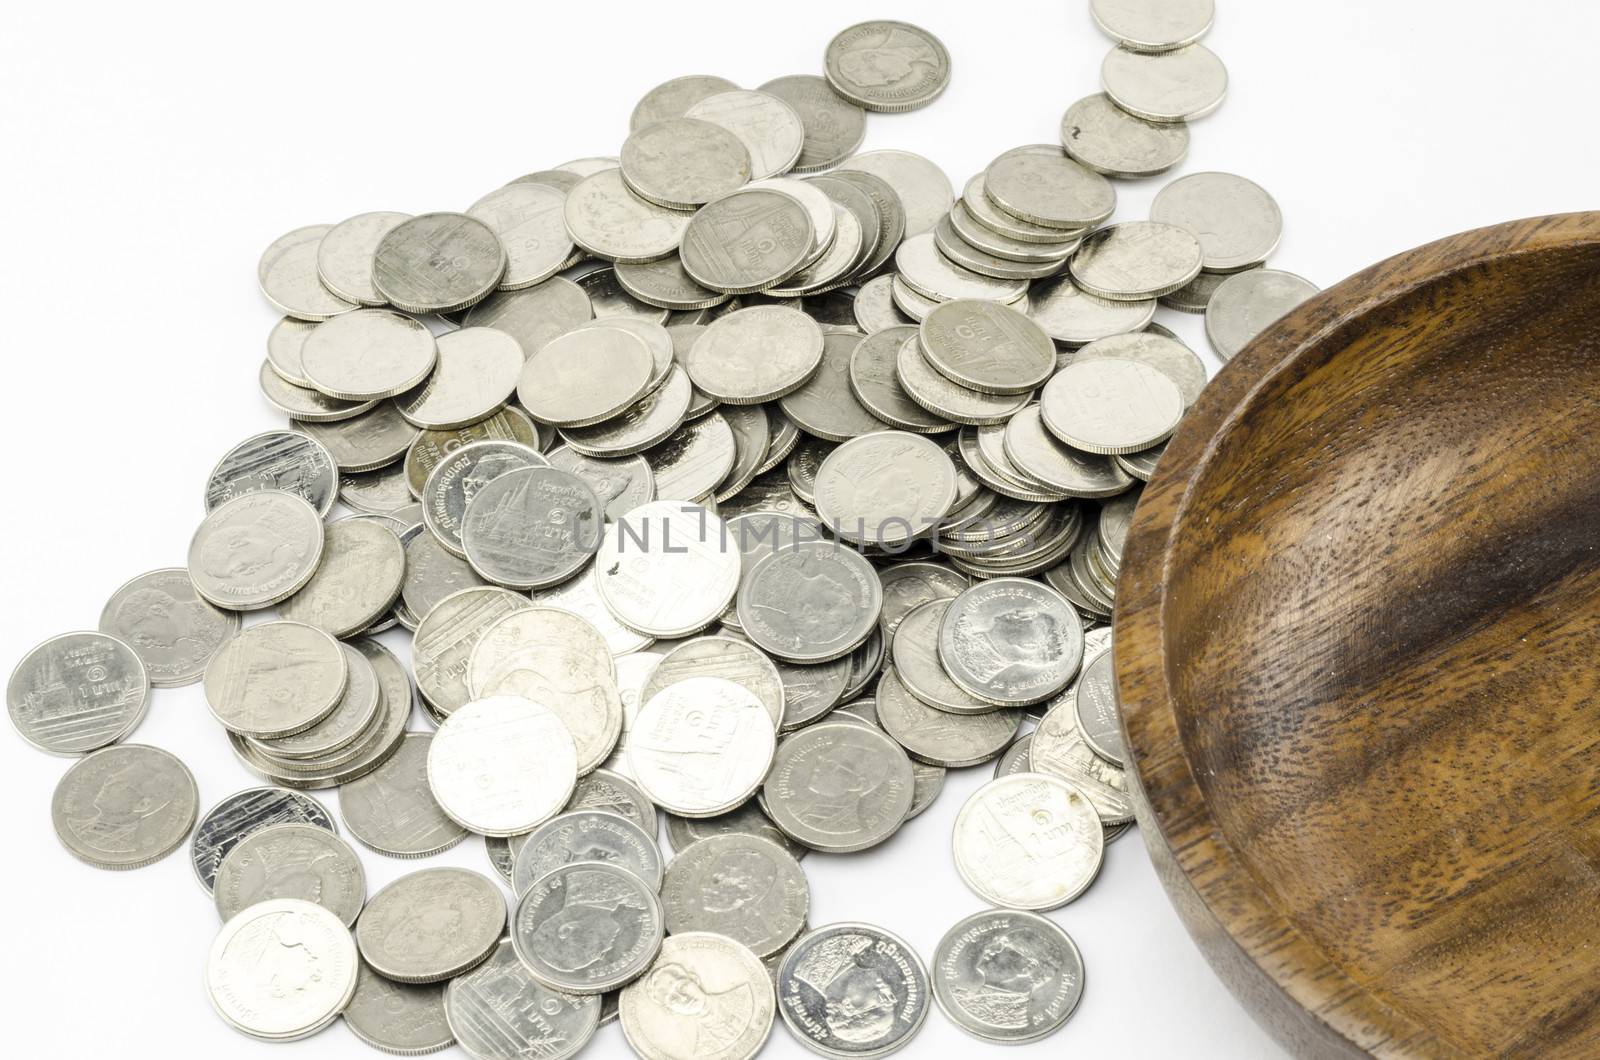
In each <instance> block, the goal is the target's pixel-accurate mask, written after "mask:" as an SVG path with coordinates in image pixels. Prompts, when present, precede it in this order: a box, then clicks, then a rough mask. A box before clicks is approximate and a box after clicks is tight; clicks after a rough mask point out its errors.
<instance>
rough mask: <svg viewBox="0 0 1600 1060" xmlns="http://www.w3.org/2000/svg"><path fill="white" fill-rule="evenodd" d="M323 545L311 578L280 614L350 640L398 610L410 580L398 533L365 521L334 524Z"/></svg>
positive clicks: (287, 602) (326, 532)
mask: <svg viewBox="0 0 1600 1060" xmlns="http://www.w3.org/2000/svg"><path fill="white" fill-rule="evenodd" d="M323 542H324V543H323V548H322V560H321V562H319V563H318V564H317V569H316V571H315V572H313V574H312V575H311V579H310V580H309V581H307V582H306V584H305V585H304V586H303V587H301V589H300V590H299V591H298V592H296V593H295V594H294V595H293V596H291V597H290V598H289V599H287V600H285V601H284V602H283V603H282V604H280V605H279V607H278V613H279V614H280V615H282V616H283V617H284V618H285V619H288V620H289V621H292V622H303V623H305V624H307V625H310V626H315V627H316V628H318V629H322V630H326V631H327V632H329V633H331V634H333V635H334V636H335V637H348V636H350V635H351V634H353V633H359V632H361V631H362V630H364V629H366V628H367V627H368V626H370V625H372V623H373V622H375V621H377V620H378V619H379V618H380V617H382V615H383V614H384V613H385V612H387V611H388V610H389V608H391V607H393V606H394V602H395V600H396V599H398V598H399V596H400V587H401V583H402V582H403V581H404V580H405V573H406V571H405V567H406V550H405V547H404V546H403V545H401V544H400V538H399V536H398V535H397V534H396V533H395V532H394V531H393V530H391V529H389V528H388V527H387V526H383V525H382V524H380V523H377V522H372V521H368V520H365V519H339V520H336V521H334V522H332V523H329V524H328V527H327V530H326V531H325V533H324V538H323Z"/></svg>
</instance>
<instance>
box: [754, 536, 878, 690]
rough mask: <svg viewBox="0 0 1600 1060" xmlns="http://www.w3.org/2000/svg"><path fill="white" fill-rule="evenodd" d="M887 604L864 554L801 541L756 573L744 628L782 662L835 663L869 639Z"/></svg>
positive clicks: (777, 552) (768, 560)
mask: <svg viewBox="0 0 1600 1060" xmlns="http://www.w3.org/2000/svg"><path fill="white" fill-rule="evenodd" d="M882 604H883V591H882V588H881V587H880V586H879V584H878V575H877V573H876V572H875V571H873V569H872V564H870V563H868V562H867V561H866V559H864V558H863V557H862V556H861V554H860V553H859V552H855V551H853V550H851V549H846V548H841V547H840V546H839V545H837V544H835V543H833V542H827V541H809V542H802V541H797V542H795V543H794V544H793V545H792V546H788V547H784V548H780V549H777V550H775V551H774V552H773V553H772V554H771V555H769V556H767V557H765V558H764V559H761V560H760V561H759V562H757V563H756V565H755V567H754V568H753V569H752V570H751V571H750V574H749V577H748V578H747V579H746V580H745V582H744V584H743V585H742V586H741V587H740V590H739V625H740V627H741V628H742V629H743V630H744V633H745V635H746V636H748V637H749V638H750V639H751V640H752V641H753V642H755V644H756V645H757V646H758V647H760V648H763V649H765V650H766V651H768V652H770V653H771V654H773V655H776V656H778V657H779V658H781V659H787V660H789V661H790V662H801V663H819V662H827V661H829V660H830V659H837V658H839V657H840V656H843V655H848V654H849V653H850V652H851V651H853V650H855V648H856V647H857V646H858V645H860V644H861V642H862V641H864V640H866V639H867V637H868V636H869V635H870V634H871V633H872V631H873V630H874V629H876V628H877V624H878V614H879V611H880V609H881V607H882Z"/></svg>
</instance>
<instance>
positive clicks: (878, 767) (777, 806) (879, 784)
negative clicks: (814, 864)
mask: <svg viewBox="0 0 1600 1060" xmlns="http://www.w3.org/2000/svg"><path fill="white" fill-rule="evenodd" d="M841 777H846V778H850V781H851V783H850V784H849V787H848V788H847V789H846V790H847V792H848V793H847V794H845V793H841V791H840V787H839V785H838V778H841ZM915 782H916V776H915V772H914V770H913V769H912V765H911V760H910V759H909V758H907V757H906V753H905V751H903V750H901V748H900V745H899V744H897V743H895V742H894V740H893V739H891V738H890V737H889V736H888V735H887V734H886V733H884V732H882V731H880V730H878V729H877V728H876V727H873V726H866V727H863V726H855V725H849V724H844V723H840V722H834V721H823V722H820V723H818V724H816V725H811V726H807V727H806V728H804V729H801V730H800V731H798V732H796V733H793V734H792V735H789V736H786V737H784V739H783V742H782V743H781V744H780V745H779V747H778V753H777V755H776V757H775V758H774V759H773V763H772V771H771V772H770V773H768V774H767V779H766V781H765V783H764V784H763V786H762V794H763V795H764V796H765V801H764V803H763V805H765V806H766V808H767V812H768V813H769V814H771V816H772V820H773V822H774V823H775V824H776V825H777V826H778V827H779V828H781V829H782V830H783V831H784V834H786V835H788V836H789V838H791V839H793V840H795V841H796V842H798V843H804V844H805V845H806V846H808V847H810V848H812V849H813V850H822V851H827V852H830V853H838V854H848V853H853V852H855V851H858V850H866V849H867V848H869V847H873V846H876V845H878V844H879V843H882V842H883V841H884V840H886V839H888V838H889V837H890V836H892V835H894V833H895V832H896V831H898V830H899V828H900V825H901V824H902V823H903V822H904V821H905V819H906V816H907V815H908V814H909V813H910V812H911V806H912V801H913V793H914V788H915Z"/></svg>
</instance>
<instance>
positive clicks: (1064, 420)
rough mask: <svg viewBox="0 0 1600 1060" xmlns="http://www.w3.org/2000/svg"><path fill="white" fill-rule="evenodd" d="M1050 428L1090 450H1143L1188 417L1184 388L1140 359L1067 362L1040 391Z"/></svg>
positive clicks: (1165, 436)
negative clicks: (1185, 413)
mask: <svg viewBox="0 0 1600 1060" xmlns="http://www.w3.org/2000/svg"><path fill="white" fill-rule="evenodd" d="M1039 405H1040V411H1041V413H1042V415H1043V419H1044V425H1045V426H1046V427H1047V428H1049V430H1050V433H1051V434H1054V435H1055V436H1056V437H1057V438H1060V439H1061V440H1062V441H1063V442H1066V443H1067V444H1068V445H1070V446H1072V447H1073V448H1074V449H1081V450H1083V451H1084V452H1088V453H1103V454H1107V455H1110V454H1113V453H1137V452H1139V451H1140V450H1141V449H1148V448H1150V447H1151V446H1152V445H1155V444H1157V443H1158V442H1163V441H1165V440H1166V439H1167V436H1168V435H1170V434H1171V433H1172V432H1173V430H1174V429H1175V428H1176V427H1177V426H1178V421H1179V420H1180V419H1181V418H1182V417H1183V392H1182V391H1181V390H1179V389H1178V384H1177V383H1174V382H1173V381H1172V379H1171V377H1170V376H1168V375H1166V374H1165V373H1163V372H1160V371H1158V370H1157V369H1155V368H1152V367H1150V365H1148V364H1145V363H1142V362H1140V361H1127V360H1120V359H1116V358H1110V357H1106V358H1098V359H1092V360H1086V361H1077V362H1074V363H1072V364H1069V365H1067V366H1066V367H1065V368H1063V369H1062V370H1061V371H1060V372H1058V373H1056V375H1055V377H1054V378H1053V379H1051V380H1050V383H1049V385H1048V386H1046V387H1045V388H1044V390H1042V391H1041V392H1040V394H1039Z"/></svg>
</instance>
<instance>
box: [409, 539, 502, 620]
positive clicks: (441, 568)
mask: <svg viewBox="0 0 1600 1060" xmlns="http://www.w3.org/2000/svg"><path fill="white" fill-rule="evenodd" d="M405 550H406V574H405V582H404V584H403V585H402V587H401V590H400V594H401V600H402V602H403V603H404V604H405V606H406V607H407V608H409V609H410V610H411V613H412V614H413V615H419V616H426V615H427V613H428V612H429V611H432V610H433V608H434V605H435V604H437V603H438V602H439V601H440V600H443V599H444V598H445V597H447V596H449V595H450V594H452V593H455V592H459V591H461V590H462V589H471V588H474V587H476V586H480V585H483V584H484V581H483V579H482V578H480V577H478V574H477V572H476V571H474V570H473V569H472V566H471V565H470V564H469V563H467V561H466V560H464V559H461V558H459V557H457V556H454V555H452V554H451V553H449V552H448V551H446V550H445V547H444V546H443V545H441V544H439V539H438V538H436V537H434V536H433V535H432V534H430V533H428V532H427V531H426V530H424V531H423V532H422V533H420V534H415V535H413V536H412V537H411V539H410V540H408V541H406V543H405Z"/></svg>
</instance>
